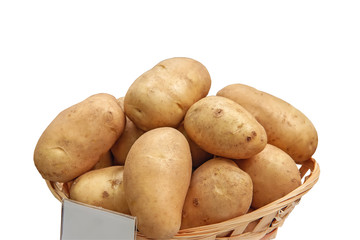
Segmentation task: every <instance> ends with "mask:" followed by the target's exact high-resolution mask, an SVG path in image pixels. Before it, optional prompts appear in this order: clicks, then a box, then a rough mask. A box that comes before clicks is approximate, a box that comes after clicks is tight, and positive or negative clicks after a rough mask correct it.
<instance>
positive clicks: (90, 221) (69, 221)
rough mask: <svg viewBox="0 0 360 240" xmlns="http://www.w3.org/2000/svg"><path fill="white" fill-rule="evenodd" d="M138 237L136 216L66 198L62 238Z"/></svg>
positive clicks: (110, 239) (112, 239)
mask: <svg viewBox="0 0 360 240" xmlns="http://www.w3.org/2000/svg"><path fill="white" fill-rule="evenodd" d="M85 239H86V240H88V239H101V240H120V239H121V240H123V239H124V240H132V239H136V219H135V217H132V216H129V215H125V214H121V213H117V212H114V211H109V210H106V209H103V208H99V207H94V206H90V205H86V204H82V203H79V202H76V201H73V200H66V199H64V200H63V202H62V217H61V240H85Z"/></svg>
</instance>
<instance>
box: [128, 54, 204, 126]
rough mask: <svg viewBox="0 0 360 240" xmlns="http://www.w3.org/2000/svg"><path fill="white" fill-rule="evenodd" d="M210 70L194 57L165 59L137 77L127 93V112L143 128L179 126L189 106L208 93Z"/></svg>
mask: <svg viewBox="0 0 360 240" xmlns="http://www.w3.org/2000/svg"><path fill="white" fill-rule="evenodd" d="M210 85H211V79H210V75H209V72H208V71H207V69H206V68H205V66H204V65H202V64H201V63H200V62H198V61H196V60H193V59H191V58H184V57H176V58H170V59H166V60H164V61H162V62H160V63H158V64H157V65H156V66H155V67H153V68H152V69H150V70H149V71H147V72H145V73H144V74H142V75H141V76H140V77H139V78H137V79H136V80H135V81H134V82H133V84H132V85H131V86H130V88H129V89H128V91H127V93H126V95H125V102H124V107H125V113H126V115H127V116H128V117H129V118H130V119H131V120H132V121H133V122H134V123H135V125H136V126H137V127H139V128H140V129H142V130H144V131H148V130H150V129H154V128H157V127H174V128H176V127H177V126H178V125H179V124H180V123H181V121H182V120H183V118H184V116H185V113H186V111H187V110H188V109H189V107H190V106H191V105H192V104H193V103H194V102H196V101H198V100H199V99H201V98H203V97H205V96H206V95H207V94H208V92H209V90H210Z"/></svg>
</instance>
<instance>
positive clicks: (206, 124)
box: [184, 96, 267, 159]
mask: <svg viewBox="0 0 360 240" xmlns="http://www.w3.org/2000/svg"><path fill="white" fill-rule="evenodd" d="M184 127H185V130H186V132H187V134H188V135H189V137H190V138H191V139H192V140H193V141H194V142H195V143H196V144H197V145H199V146H200V147H201V148H202V149H204V150H205V151H206V152H209V153H212V154H214V155H216V156H221V157H226V158H231V159H243V158H249V157H251V156H253V155H255V154H257V153H259V152H260V151H261V150H263V149H264V147H265V145H266V143H267V136H266V133H265V130H264V128H263V127H262V126H261V125H260V124H259V123H258V122H257V121H256V119H255V118H254V117H253V116H252V115H251V114H250V113H249V112H247V111H246V110H245V109H244V108H243V107H241V106H240V105H239V104H237V103H236V102H234V101H232V100H230V99H228V98H224V97H220V96H208V97H205V98H203V99H201V100H199V101H198V102H196V103H194V104H193V105H192V106H191V107H190V109H189V110H188V112H187V113H186V116H185V120H184Z"/></svg>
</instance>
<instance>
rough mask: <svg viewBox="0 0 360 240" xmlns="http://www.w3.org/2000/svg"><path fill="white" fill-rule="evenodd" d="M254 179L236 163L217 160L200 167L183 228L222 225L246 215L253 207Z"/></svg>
mask: <svg viewBox="0 0 360 240" xmlns="http://www.w3.org/2000/svg"><path fill="white" fill-rule="evenodd" d="M252 196H253V185H252V181H251V178H250V176H249V175H248V174H247V173H246V172H244V171H243V170H241V169H240V168H239V167H238V166H237V165H236V163H235V162H234V161H232V160H229V159H225V158H220V157H216V158H213V159H210V160H208V161H207V162H205V163H204V164H202V165H201V166H200V167H198V168H197V169H196V170H195V171H194V173H193V175H192V178H191V183H190V187H189V191H188V193H187V196H186V200H185V203H184V208H183V219H182V224H181V228H182V229H185V228H191V227H197V226H203V225H207V224H212V223H218V222H222V221H225V220H228V219H231V218H234V217H237V216H241V215H243V214H245V213H246V212H247V211H248V210H249V208H250V204H251V200H252Z"/></svg>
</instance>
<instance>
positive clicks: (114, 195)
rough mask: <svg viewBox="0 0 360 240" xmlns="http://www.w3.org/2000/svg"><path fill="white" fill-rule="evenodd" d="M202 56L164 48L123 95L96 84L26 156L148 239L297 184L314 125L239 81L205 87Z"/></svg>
mask: <svg viewBox="0 0 360 240" xmlns="http://www.w3.org/2000/svg"><path fill="white" fill-rule="evenodd" d="M210 86H211V79H210V75H209V72H208V70H207V69H206V68H205V66H204V65H202V64H201V63H200V62H198V61H196V60H193V59H190V58H182V57H177V58H170V59H166V60H164V61H162V62H160V63H158V64H157V65H155V66H154V67H153V68H152V69H150V70H149V71H147V72H145V73H143V74H142V75H141V76H140V77H139V78H137V79H136V80H135V81H134V82H133V84H132V85H131V86H130V88H129V89H128V91H127V93H126V95H125V97H120V98H115V97H114V96H112V95H110V94H106V93H100V94H95V95H92V96H90V97H88V98H87V99H85V100H84V101H82V102H80V103H77V104H75V105H73V106H71V107H69V108H68V109H65V110H64V111H62V112H61V113H59V115H58V116H57V117H56V118H55V119H54V120H53V121H52V122H51V123H50V124H49V126H48V127H47V128H46V129H45V131H44V132H43V134H42V135H41V137H40V139H39V141H38V143H37V145H36V148H35V151H34V162H35V166H36V167H37V169H38V171H39V173H40V174H41V175H42V177H43V178H44V179H47V180H49V181H54V182H62V183H65V184H68V185H69V186H70V198H71V199H74V200H77V201H80V202H84V203H87V204H91V205H95V206H99V207H102V208H106V209H110V210H114V211H118V212H121V213H125V214H131V215H133V216H136V217H137V220H138V230H139V231H140V232H141V233H142V234H144V235H145V236H147V237H148V238H154V239H166V238H171V237H172V236H174V235H175V234H176V233H177V232H178V231H179V230H180V229H184V228H191V227H196V226H202V225H207V224H212V223H218V222H221V221H224V220H228V219H231V218H234V217H237V216H241V215H243V214H245V213H247V212H248V211H249V210H250V209H251V210H253V209H257V208H260V207H262V206H264V205H266V204H269V203H271V202H273V201H275V200H276V199H279V198H281V197H283V196H284V195H286V194H288V193H289V192H291V191H292V190H294V189H295V188H297V187H298V186H300V185H301V179H300V174H299V170H298V167H297V165H296V163H302V162H303V161H306V160H308V159H309V158H310V157H311V156H312V155H313V154H314V152H315V150H316V147H317V142H318V137H317V132H316V130H315V128H314V126H313V124H312V123H311V122H310V120H309V119H308V118H307V117H306V116H305V115H304V114H303V113H301V112H300V111H299V110H297V109H296V108H294V107H293V106H292V105H290V104H289V103H287V102H285V101H283V100H281V99H279V98H277V97H275V96H272V95H270V94H267V93H265V92H261V91H258V90H256V89H254V88H252V87H249V86H246V85H243V84H233V85H229V86H225V87H224V88H223V89H221V90H220V91H218V92H217V94H216V96H208V93H209V90H210Z"/></svg>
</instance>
